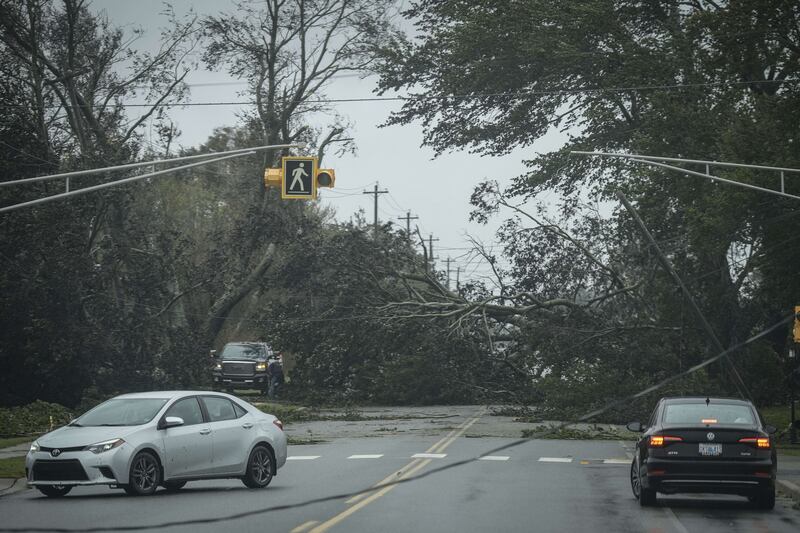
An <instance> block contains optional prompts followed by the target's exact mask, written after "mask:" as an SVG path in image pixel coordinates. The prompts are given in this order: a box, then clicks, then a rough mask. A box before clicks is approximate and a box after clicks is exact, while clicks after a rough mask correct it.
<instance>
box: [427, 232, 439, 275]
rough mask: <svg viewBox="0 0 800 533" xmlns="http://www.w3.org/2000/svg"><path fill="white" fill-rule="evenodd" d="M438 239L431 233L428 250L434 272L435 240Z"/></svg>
mask: <svg viewBox="0 0 800 533" xmlns="http://www.w3.org/2000/svg"><path fill="white" fill-rule="evenodd" d="M438 240H439V239H438V238H436V239H434V238H433V233H431V234H430V236H429V237H428V251H429V253H430V258H431V272H433V259H434V255H433V242H434V241H438Z"/></svg>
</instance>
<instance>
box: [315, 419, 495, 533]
mask: <svg viewBox="0 0 800 533" xmlns="http://www.w3.org/2000/svg"><path fill="white" fill-rule="evenodd" d="M485 412H486V408H483V409H481V410H480V411H478V413H477V414H476V416H474V417H473V418H470V419H468V420H466V421H464V422H463V423H462V424H459V426H457V427H456V429H454V430H453V431H451V432H450V433H448V434H447V435H445V436H444V438H443V439H441V440H439V441H438V442H437V443H436V444H434V445H433V446H431V447H430V448H428V451H427V452H425V453H434V450H435V453H442V452H443V451H444V450H445V448H447V447H448V446H450V445H451V444H452V443H453V442H455V440H456V439H457V438H458V437H460V436H461V435H463V434H464V432H465V431H467V430H468V429H469V428H470V427H472V425H473V424H474V423H475V422H477V421H478V419H480V417H481V416H483V414H484V413H485ZM430 462H431V459H424V460H422V461H420V460H419V459H415V460H414V461H411V462H410V463H409V464H407V465H406V466H404V467H403V468H402V469H400V470H399V471H398V472H395V473H394V474H392V475H390V476H388V477H387V478H386V479H384V480H383V481H381V482H380V483H378V484H377V485H375V486H374V488H378V487H379V486H380V485H381V484H383V483H388V482H390V481H392V480H395V479H398V480H400V479H406V478H409V477H411V476H412V475H414V474H415V473H417V472H419V471H420V470H422V469H423V468H425V467H426V466H427V465H428V464H430ZM396 486H397V484H394V485H387V486H385V487H383V488H382V489H380V490H378V491H376V492H372V493H371V494H370V491H367V492H364V493H361V494H358V495H356V496H354V497H353V498H350V500H348V501H347V503H349V502H351V500H352V501H358V500H355V498H358V499H361V498H363V499H361V501H358V503H355V504H354V505H353V506H352V507H350V508H348V509H347V510H345V511H343V512H341V513H339V514H337V515H336V516H334V517H332V518H330V519H328V520H326V521H325V522H323V523H321V524H319V525H318V526H316V527H315V528H314V529H312V530H311V531H309V533H324V532H325V531H327V530H329V529H330V528H332V527H333V526H335V525H336V524H338V523H339V522H341V521H342V520H344V519H345V518H347V517H348V516H350V515H352V514H353V513H355V512H356V511H358V510H359V509H363V508H364V507H366V506H367V505H369V504H370V503H372V502H374V501H375V500H377V499H379V498H381V497H382V496H384V495H386V494H388V493H389V492H391V490H392V489H394V488H395V487H396ZM367 494H369V496H366V495H367ZM365 496H366V497H365Z"/></svg>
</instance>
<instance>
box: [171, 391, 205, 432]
mask: <svg viewBox="0 0 800 533" xmlns="http://www.w3.org/2000/svg"><path fill="white" fill-rule="evenodd" d="M165 416H179V417H181V418H183V424H184V425H185V426H191V425H192V424H202V423H203V411H202V410H201V409H200V404H199V403H197V398H196V397H194V396H192V397H191V398H184V399H182V400H178V401H177V402H175V403H174V404H173V405H172V407H170V408H169V409H167V414H166V415H165Z"/></svg>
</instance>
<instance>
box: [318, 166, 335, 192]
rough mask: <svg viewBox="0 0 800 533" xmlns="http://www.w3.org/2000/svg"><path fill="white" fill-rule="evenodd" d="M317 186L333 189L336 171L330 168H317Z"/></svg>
mask: <svg viewBox="0 0 800 533" xmlns="http://www.w3.org/2000/svg"><path fill="white" fill-rule="evenodd" d="M316 181H317V187H328V188H329V189H333V186H334V184H335V183H336V173H335V172H334V171H333V169H332V168H321V169H319V170H317V180H316Z"/></svg>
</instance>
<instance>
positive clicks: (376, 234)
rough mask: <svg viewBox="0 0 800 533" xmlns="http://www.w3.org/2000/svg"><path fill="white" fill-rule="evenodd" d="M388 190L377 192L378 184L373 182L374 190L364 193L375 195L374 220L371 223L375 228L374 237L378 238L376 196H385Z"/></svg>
mask: <svg viewBox="0 0 800 533" xmlns="http://www.w3.org/2000/svg"><path fill="white" fill-rule="evenodd" d="M388 192H389V191H388V190H383V191H379V190H378V182H377V181H376V182H375V190H373V191H364V194H374V195H375V220H374V222H373V225H374V228H375V236H376V237H377V236H378V195H379V194H387V193H388Z"/></svg>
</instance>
